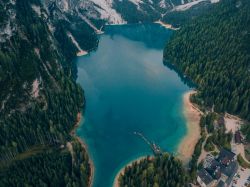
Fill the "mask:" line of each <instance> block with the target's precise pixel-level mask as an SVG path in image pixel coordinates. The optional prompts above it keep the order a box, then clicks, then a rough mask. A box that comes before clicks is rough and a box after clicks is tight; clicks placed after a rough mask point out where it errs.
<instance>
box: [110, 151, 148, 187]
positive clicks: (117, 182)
mask: <svg viewBox="0 0 250 187" xmlns="http://www.w3.org/2000/svg"><path fill="white" fill-rule="evenodd" d="M145 158H147V156H142V157H139V158H138V159H135V160H133V161H131V162H129V163H128V164H126V165H124V167H123V168H122V169H120V171H119V172H118V173H117V175H116V176H115V180H114V183H113V187H120V185H119V176H120V175H123V174H124V172H125V168H126V167H129V166H132V164H133V163H134V162H137V163H139V162H140V161H141V160H143V159H145ZM149 159H150V158H149Z"/></svg>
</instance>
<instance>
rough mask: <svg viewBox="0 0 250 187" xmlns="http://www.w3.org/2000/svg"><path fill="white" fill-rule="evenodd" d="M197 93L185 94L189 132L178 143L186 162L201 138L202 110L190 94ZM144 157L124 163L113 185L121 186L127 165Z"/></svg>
mask: <svg viewBox="0 0 250 187" xmlns="http://www.w3.org/2000/svg"><path fill="white" fill-rule="evenodd" d="M195 93H196V91H194V90H191V91H188V92H186V93H184V94H183V113H184V116H185V118H186V121H187V122H186V125H187V133H186V135H185V136H184V137H183V138H182V140H181V142H180V144H179V145H178V153H179V156H178V158H179V159H180V160H181V161H182V162H183V163H184V164H187V163H188V162H189V161H190V159H191V157H192V155H193V152H194V148H195V145H196V143H197V142H198V140H199V138H200V131H201V129H200V118H201V111H200V110H199V109H198V108H197V107H196V106H194V104H193V103H192V102H191V101H190V96H191V95H192V94H195ZM184 155H185V156H184ZM144 158H146V156H145V157H140V158H138V159H135V160H133V161H131V162H129V163H128V164H126V165H124V167H123V168H121V169H120V170H119V172H118V173H117V175H116V177H115V179H114V183H113V187H119V176H120V175H121V174H124V170H125V167H128V166H131V165H132V164H133V163H134V162H140V161H141V160H143V159H144Z"/></svg>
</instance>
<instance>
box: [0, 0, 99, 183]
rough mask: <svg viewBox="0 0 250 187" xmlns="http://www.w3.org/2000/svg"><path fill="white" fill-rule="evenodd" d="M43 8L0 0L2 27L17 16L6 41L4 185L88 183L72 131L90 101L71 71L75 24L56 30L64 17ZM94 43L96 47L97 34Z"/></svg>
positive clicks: (0, 102)
mask: <svg viewBox="0 0 250 187" xmlns="http://www.w3.org/2000/svg"><path fill="white" fill-rule="evenodd" d="M32 6H36V9H38V8H37V7H40V12H41V14H39V13H37V12H36V11H34V8H32ZM42 7H43V6H42V5H41V2H40V1H39V0H25V1H15V3H14V4H13V3H11V2H10V1H8V0H5V1H2V0H0V8H1V10H0V14H1V15H3V16H4V17H3V18H2V17H1V18H0V29H1V28H2V27H5V25H6V24H8V20H9V19H14V21H13V20H12V21H11V25H10V26H11V27H13V28H14V29H12V30H11V33H7V34H9V38H8V37H7V36H6V40H2V41H1V42H3V43H0V44H1V45H0V87H1V88H2V89H1V92H0V128H1V131H0V178H1V180H0V186H67V185H68V186H87V184H88V183H89V181H88V180H89V176H90V167H89V164H88V162H89V160H88V156H87V154H86V151H85V150H84V149H83V148H81V146H80V144H79V143H77V142H76V141H75V140H74V141H73V140H72V139H73V137H72V136H71V135H70V132H71V131H72V129H73V127H74V125H75V124H76V121H77V120H76V116H77V114H78V113H79V112H80V111H81V110H82V108H83V105H84V97H83V91H82V89H81V87H80V86H79V85H77V84H76V83H75V81H74V80H73V75H72V73H71V68H72V64H71V61H70V60H72V59H73V57H74V56H75V54H76V52H77V50H76V48H75V47H74V46H73V45H72V43H71V45H70V40H69V38H67V36H66V35H63V34H65V33H67V31H66V30H64V29H66V28H69V27H64V25H61V27H59V26H58V27H57V28H55V30H54V32H52V31H51V29H50V28H49V27H48V23H49V24H52V23H53V22H57V21H58V20H53V19H50V15H49V14H48V13H47V12H46V10H44V9H43V8H42ZM2 8H3V9H2ZM2 10H3V11H2ZM10 12H11V14H15V17H13V15H9V13H10ZM55 25H56V23H55ZM59 31H60V33H61V35H59ZM72 32H73V31H72ZM83 33H84V32H83ZM88 33H91V34H93V31H92V32H90V30H87V31H86V33H85V34H86V35H88ZM7 34H6V35H7ZM89 42H91V44H90V43H88V45H89V46H88V47H93V46H95V45H96V42H97V36H93V37H92V38H90V40H89ZM86 48H87V46H84V49H86ZM72 141H73V143H72V144H73V145H72V146H73V148H71V146H66V145H68V144H69V142H72ZM34 150H35V151H34Z"/></svg>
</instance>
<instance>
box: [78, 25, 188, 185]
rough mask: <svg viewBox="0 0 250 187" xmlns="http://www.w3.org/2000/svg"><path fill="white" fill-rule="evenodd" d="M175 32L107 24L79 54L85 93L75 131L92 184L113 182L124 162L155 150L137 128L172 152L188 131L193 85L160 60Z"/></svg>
mask: <svg viewBox="0 0 250 187" xmlns="http://www.w3.org/2000/svg"><path fill="white" fill-rule="evenodd" d="M172 32H173V31H171V30H167V29H165V28H163V27H161V26H160V25H157V24H137V25H123V26H108V27H106V31H105V34H103V35H101V36H100V43H99V46H98V49H97V50H96V51H94V52H91V53H90V54H89V55H88V56H83V57H79V58H77V66H78V79H77V81H78V83H80V84H81V86H82V87H83V89H84V92H85V97H86V108H85V114H84V121H83V122H82V124H81V126H80V127H79V129H78V131H77V134H78V136H80V137H81V138H82V139H83V140H84V142H85V143H86V144H87V146H88V151H89V154H90V157H91V159H92V160H93V162H94V165H95V174H94V187H111V186H112V184H113V180H114V178H115V175H116V174H117V172H118V171H119V170H120V169H121V168H122V167H124V165H125V164H127V163H128V162H130V161H132V160H134V159H136V158H138V157H140V156H145V155H152V154H153V153H152V151H151V149H150V147H149V146H148V145H147V144H146V143H145V142H144V141H143V140H142V139H141V138H140V137H138V136H136V135H135V134H134V132H140V133H143V135H144V136H145V137H147V138H148V139H149V140H150V141H152V142H155V143H156V144H158V145H159V146H160V147H161V148H162V150H164V151H168V152H176V150H177V146H178V144H179V143H180V141H181V139H182V138H183V136H184V135H185V134H186V131H187V130H186V125H185V123H186V121H185V118H184V116H183V112H182V111H183V108H182V107H183V106H182V96H183V94H184V93H185V92H186V91H187V90H189V87H188V86H187V85H185V84H184V83H183V82H182V81H181V79H180V78H179V77H178V75H177V73H176V72H174V71H172V70H170V69H168V68H167V67H166V66H164V65H163V61H162V57H163V48H164V45H165V44H166V42H167V41H168V39H169V37H170V36H171V34H172Z"/></svg>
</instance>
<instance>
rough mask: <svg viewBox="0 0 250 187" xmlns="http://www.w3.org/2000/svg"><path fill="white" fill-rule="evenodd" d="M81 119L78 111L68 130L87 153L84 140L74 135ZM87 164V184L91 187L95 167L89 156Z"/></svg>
mask: <svg viewBox="0 0 250 187" xmlns="http://www.w3.org/2000/svg"><path fill="white" fill-rule="evenodd" d="M81 120H82V113H81V112H79V113H78V114H77V120H76V124H75V125H74V127H73V129H72V131H71V132H70V135H71V136H73V137H75V138H76V139H77V141H78V142H79V143H80V144H81V146H82V147H83V148H84V149H85V151H87V153H88V147H87V144H85V143H84V141H83V140H82V139H81V138H80V137H78V136H77V135H76V130H77V128H78V127H79V125H80V122H81ZM89 165H90V170H91V171H90V177H89V185H88V186H90V187H91V186H93V180H94V171H95V167H94V162H93V160H92V159H91V158H90V157H89Z"/></svg>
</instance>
